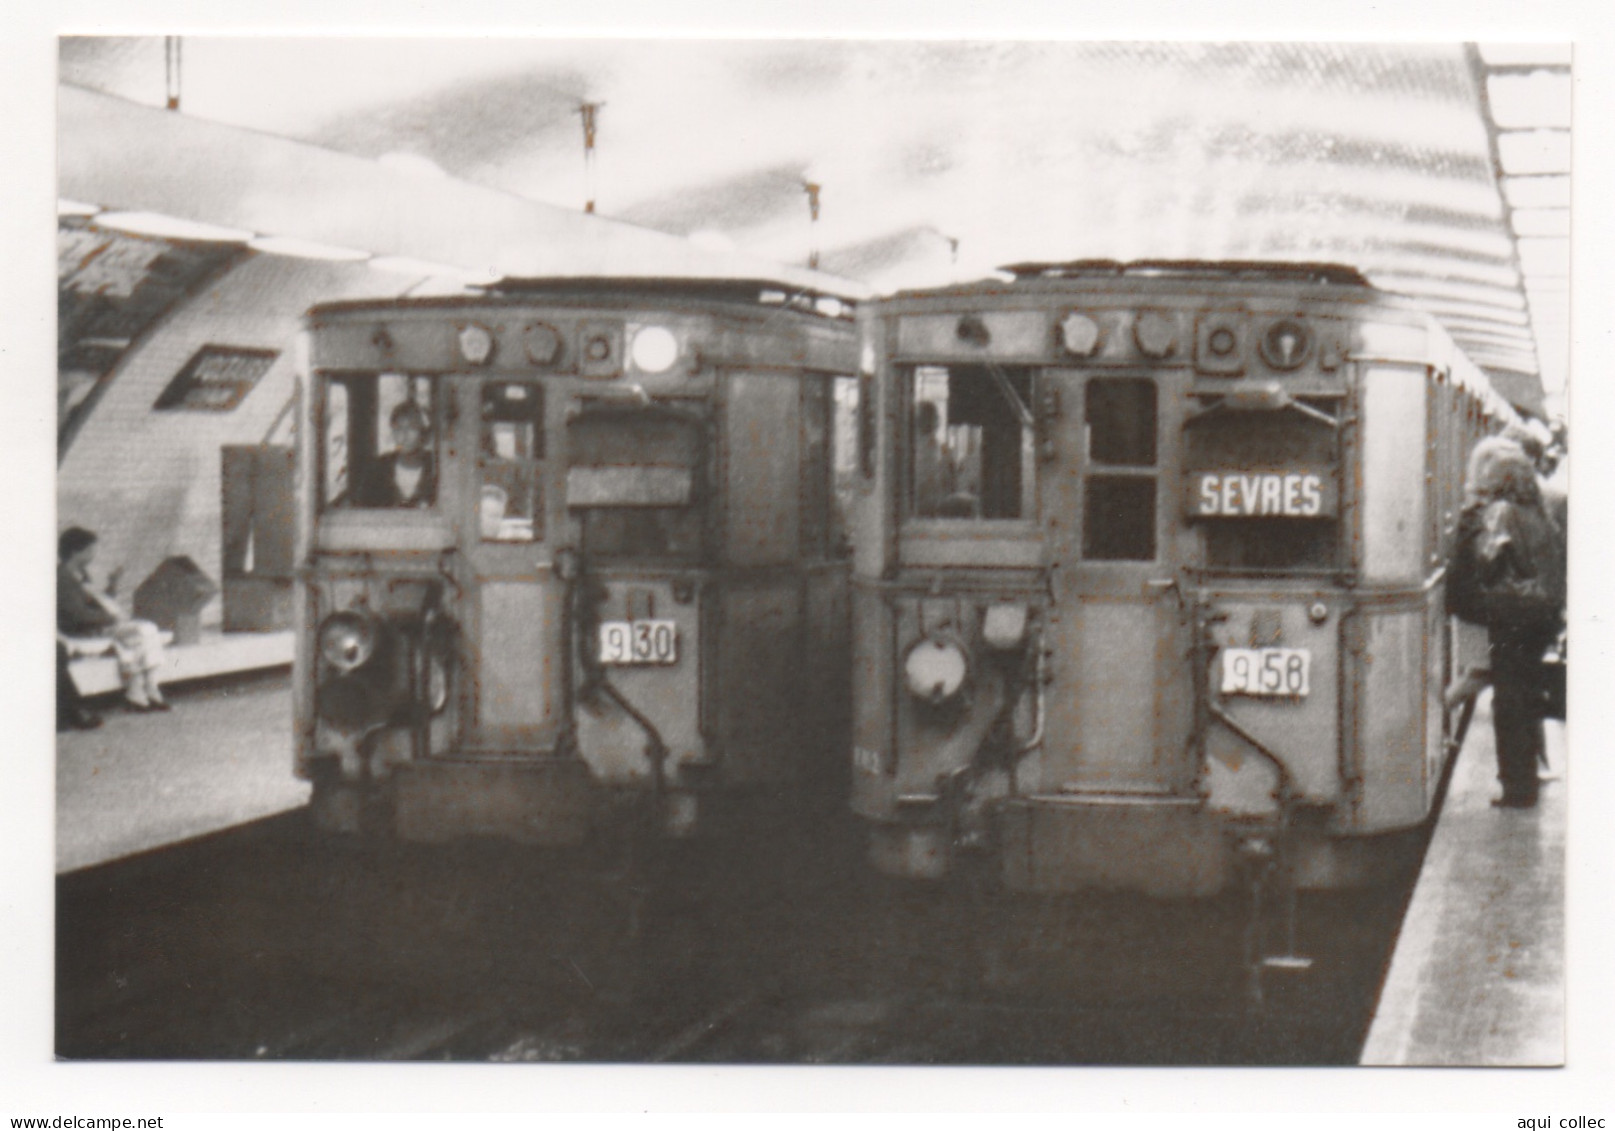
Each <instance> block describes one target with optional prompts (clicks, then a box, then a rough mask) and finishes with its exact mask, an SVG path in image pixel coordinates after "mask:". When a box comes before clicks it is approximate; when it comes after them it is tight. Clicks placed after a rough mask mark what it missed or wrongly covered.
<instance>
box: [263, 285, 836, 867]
mask: <svg viewBox="0 0 1615 1131" xmlns="http://www.w3.org/2000/svg"><path fill="white" fill-rule="evenodd" d="M856 335H857V332H856V326H855V323H854V321H853V318H852V312H851V307H850V306H849V305H847V304H845V303H844V302H842V301H841V300H840V299H838V298H836V297H834V296H830V295H821V294H813V293H808V292H804V291H802V290H800V289H795V288H791V287H787V286H782V285H780V284H778V283H774V282H770V281H768V280H760V281H753V280H709V281H703V280H672V279H664V280H632V279H623V280H613V279H593V280H540V281H530V282H526V283H520V282H516V283H506V284H504V285H502V286H501V287H500V288H497V289H494V290H491V291H488V292H486V293H476V294H467V295H462V296H453V297H445V298H435V299H426V298H421V299H404V300H394V301H375V302H338V303H332V304H327V305H321V306H317V307H315V308H314V309H313V310H312V311H311V312H310V313H309V314H308V316H307V318H306V327H305V333H304V335H303V337H302V339H301V342H302V347H301V351H300V352H301V353H302V354H303V355H304V356H303V369H304V373H305V377H304V380H303V388H304V389H305V390H306V395H305V396H304V397H303V401H302V406H301V414H302V415H301V428H300V434H301V436H302V437H303V438H304V442H302V443H301V444H300V445H299V456H298V459H299V482H300V505H299V506H300V513H299V516H298V524H297V525H298V535H297V537H298V546H299V550H298V553H299V561H300V563H301V567H300V574H299V581H298V606H297V612H296V625H297V634H296V635H297V648H296V656H295V664H294V703H295V707H294V711H295V734H296V739H295V761H296V772H297V773H298V775H299V776H301V777H304V778H307V779H309V780H310V781H312V783H313V802H312V809H313V812H314V815H315V818H316V820H317V822H318V823H320V824H321V825H323V826H326V827H329V828H334V829H340V830H348V831H374V830H387V831H390V832H391V833H393V834H396V835H397V836H398V837H400V838H403V839H409V840H426V841H441V840H446V839H449V838H452V837H458V836H463V835H487V836H496V837H505V838H511V839H515V840H521V841H528V842H534V843H539V844H545V845H575V844H579V843H583V842H584V841H586V840H588V839H589V838H590V837H591V836H592V835H594V834H602V833H604V834H606V835H608V836H609V835H610V831H611V830H612V829H614V828H621V827H630V828H634V829H650V830H652V831H653V833H655V834H657V835H660V834H666V835H669V836H686V835H698V834H703V833H706V832H711V831H716V830H720V829H722V828H724V827H725V826H726V822H728V821H729V820H730V818H731V817H732V816H734V814H736V813H744V812H747V811H749V810H748V807H749V806H753V805H756V806H762V807H764V808H765V809H766V808H767V807H769V806H773V807H774V809H779V808H781V807H784V808H786V809H790V810H806V809H809V808H811V806H812V805H813V804H814V801H813V799H814V798H818V799H819V801H820V802H821V803H828V804H832V805H835V806H838V807H840V811H841V812H844V811H845V809H844V805H845V800H844V798H845V785H844V781H845V774H846V770H845V753H844V749H845V748H844V739H843V738H842V736H844V734H845V731H846V727H847V717H848V712H849V710H850V708H849V706H848V702H847V701H848V691H847V687H846V672H847V669H848V659H847V649H848V638H847V634H848V627H847V626H848V616H847V587H848V582H847V575H848V563H847V556H846V553H845V552H844V549H843V547H844V545H845V542H846V538H845V532H844V530H843V528H842V525H841V519H840V517H839V514H840V512H839V508H838V505H837V500H836V490H835V480H836V468H835V465H834V459H833V449H834V447H835V443H834V440H835V436H836V435H837V433H838V427H837V421H838V420H840V419H842V418H849V411H842V412H838V407H837V406H838V405H842V404H844V403H845V402H846V396H847V394H848V393H849V391H850V389H851V387H853V386H854V383H855V377H854V376H853V374H854V373H855V370H856V363H857V336H856ZM848 407H849V410H850V406H848ZM839 432H840V433H841V434H843V435H847V434H850V419H849V420H848V421H847V422H846V425H845V426H844V427H841V428H840V429H839ZM804 704H806V705H807V707H806V709H805V710H804ZM838 775H839V780H840V781H841V783H842V784H841V788H840V792H839V794H835V793H832V792H830V791H833V790H834V789H835V783H836V782H837V780H838ZM827 798H833V800H831V801H828V802H826V800H825V799H827ZM619 839H620V838H619Z"/></svg>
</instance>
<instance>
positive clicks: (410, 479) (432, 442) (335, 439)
mask: <svg viewBox="0 0 1615 1131" xmlns="http://www.w3.org/2000/svg"><path fill="white" fill-rule="evenodd" d="M324 417H325V418H324V433H325V443H324V446H323V450H322V454H323V458H324V464H325V467H324V472H323V478H324V485H325V505H326V506H327V507H329V508H333V509H343V508H362V509H383V508H387V509H391V508H418V507H430V506H434V505H435V504H436V503H437V479H438V474H437V470H438V459H437V438H436V430H435V429H434V428H433V421H434V420H435V419H436V413H435V411H434V390H433V385H432V380H431V378H429V377H415V376H409V375H406V374H401V373H358V374H346V375H338V376H332V377H330V378H328V380H327V382H326V385H325V406H324Z"/></svg>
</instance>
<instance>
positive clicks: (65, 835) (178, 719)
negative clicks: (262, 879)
mask: <svg viewBox="0 0 1615 1131" xmlns="http://www.w3.org/2000/svg"><path fill="white" fill-rule="evenodd" d="M167 653H168V665H167V667H166V668H165V674H164V694H165V695H166V697H167V699H168V701H169V703H170V704H171V706H172V708H173V709H172V710H171V711H169V712H167V713H163V714H158V713H144V712H136V711H132V710H127V709H125V708H124V707H123V706H122V705H121V702H120V697H119V696H117V695H115V694H108V693H110V692H115V691H116V690H117V687H118V679H117V670H116V665H115V662H114V661H113V660H111V659H110V658H106V657H95V658H91V659H87V660H86V659H80V660H76V661H74V664H73V667H72V671H73V675H74V681H75V683H77V684H78V686H79V688H80V691H81V692H83V693H84V694H86V695H87V696H94V697H95V698H92V699H91V704H92V705H93V706H94V707H95V709H96V710H97V711H98V712H99V713H100V714H101V717H102V725H101V726H100V728H99V729H96V730H91V731H64V732H60V733H58V734H57V735H56V870H57V872H58V873H62V872H70V871H74V870H76V869H79V868H85V867H89V866H91V865H95V864H101V863H105V862H106V861H109V860H115V859H118V858H119V857H122V856H127V855H130V854H133V853H137V852H144V851H147V850H149V849H153V848H159V847H161V846H163V845H165V844H171V843H173V842H175V841H180V840H187V839H190V838H192V837H196V836H202V835H204V834H206V833H210V832H215V831H217V830H219V829H224V828H229V827H231V826H233V825H238V824H241V823H243V822H245V821H252V820H256V819H258V818H260V817H267V816H271V815H273V814H275V813H279V812H283V811H285V810H287V809H294V808H297V807H298V806H301V805H304V804H306V803H307V801H308V784H307V783H306V782H301V781H298V780H297V779H296V778H294V777H293V776H292V748H291V742H292V705H291V677H290V674H289V670H288V667H287V665H288V664H289V663H290V661H291V633H289V632H286V633H252V634H232V635H231V636H228V637H218V636H215V637H213V638H211V639H210V638H209V637H207V636H204V638H203V640H202V642H201V643H200V644H195V645H188V646H187V645H180V646H174V647H171V648H169V649H168V650H167ZM87 664H89V665H101V664H105V665H112V667H111V669H110V673H109V674H110V676H111V684H110V686H104V685H103V684H104V682H105V681H104V679H103V678H102V677H104V676H105V675H106V674H108V673H102V672H100V671H99V668H96V667H92V668H91V669H90V673H89V676H88V677H87V678H81V670H82V669H81V667H80V665H87Z"/></svg>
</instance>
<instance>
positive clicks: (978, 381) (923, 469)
mask: <svg viewBox="0 0 1615 1131" xmlns="http://www.w3.org/2000/svg"><path fill="white" fill-rule="evenodd" d="M908 391H909V397H908V404H909V406H910V414H911V415H910V418H909V462H908V471H909V475H908V483H909V491H908V496H909V498H908V504H909V505H908V513H909V515H910V516H911V517H913V518H920V519H1020V518H1031V517H1032V516H1033V515H1034V513H1035V510H1034V502H1033V500H1034V498H1035V494H1034V493H1035V491H1036V489H1037V480H1036V468H1037V457H1036V444H1035V440H1034V437H1033V429H1032V414H1031V410H1030V407H1029V406H1030V405H1031V403H1032V374H1031V371H1030V370H1029V369H1026V368H1023V367H1004V366H998V365H950V366H943V365H920V366H916V367H915V368H914V369H913V371H912V372H911V373H910V375H909V388H908Z"/></svg>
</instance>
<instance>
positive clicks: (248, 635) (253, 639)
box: [68, 631, 293, 696]
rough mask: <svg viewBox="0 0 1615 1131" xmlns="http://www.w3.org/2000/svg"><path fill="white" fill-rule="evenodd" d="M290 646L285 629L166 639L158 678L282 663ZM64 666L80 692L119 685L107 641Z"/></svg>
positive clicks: (167, 679)
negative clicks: (189, 641)
mask: <svg viewBox="0 0 1615 1131" xmlns="http://www.w3.org/2000/svg"><path fill="white" fill-rule="evenodd" d="M292 648H293V640H292V634H291V633H290V632H289V631H288V632H231V633H223V632H218V631H204V632H203V633H202V638H201V640H199V641H197V642H196V643H195V644H173V643H168V645H167V647H166V648H164V650H163V660H164V663H163V669H162V673H161V677H160V678H161V681H162V683H163V685H164V686H167V685H169V684H173V683H184V682H186V681H187V680H193V679H206V678H208V677H209V676H217V675H227V674H231V673H234V672H245V671H255V670H257V669H260V668H274V667H284V666H286V665H287V664H290V663H291V662H292ZM68 666H69V670H70V671H71V672H72V673H73V683H74V685H75V686H77V687H78V689H79V694H80V695H85V696H93V695H105V694H107V693H109V692H113V691H117V690H118V688H119V687H121V686H122V684H121V682H120V681H119V679H118V661H117V660H116V659H115V658H114V657H113V656H112V654H111V650H110V643H109V644H108V647H107V649H106V650H105V651H103V652H102V653H101V654H99V655H90V656H79V657H77V658H76V659H74V660H73V661H72V662H71V663H70V664H69V665H68Z"/></svg>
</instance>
